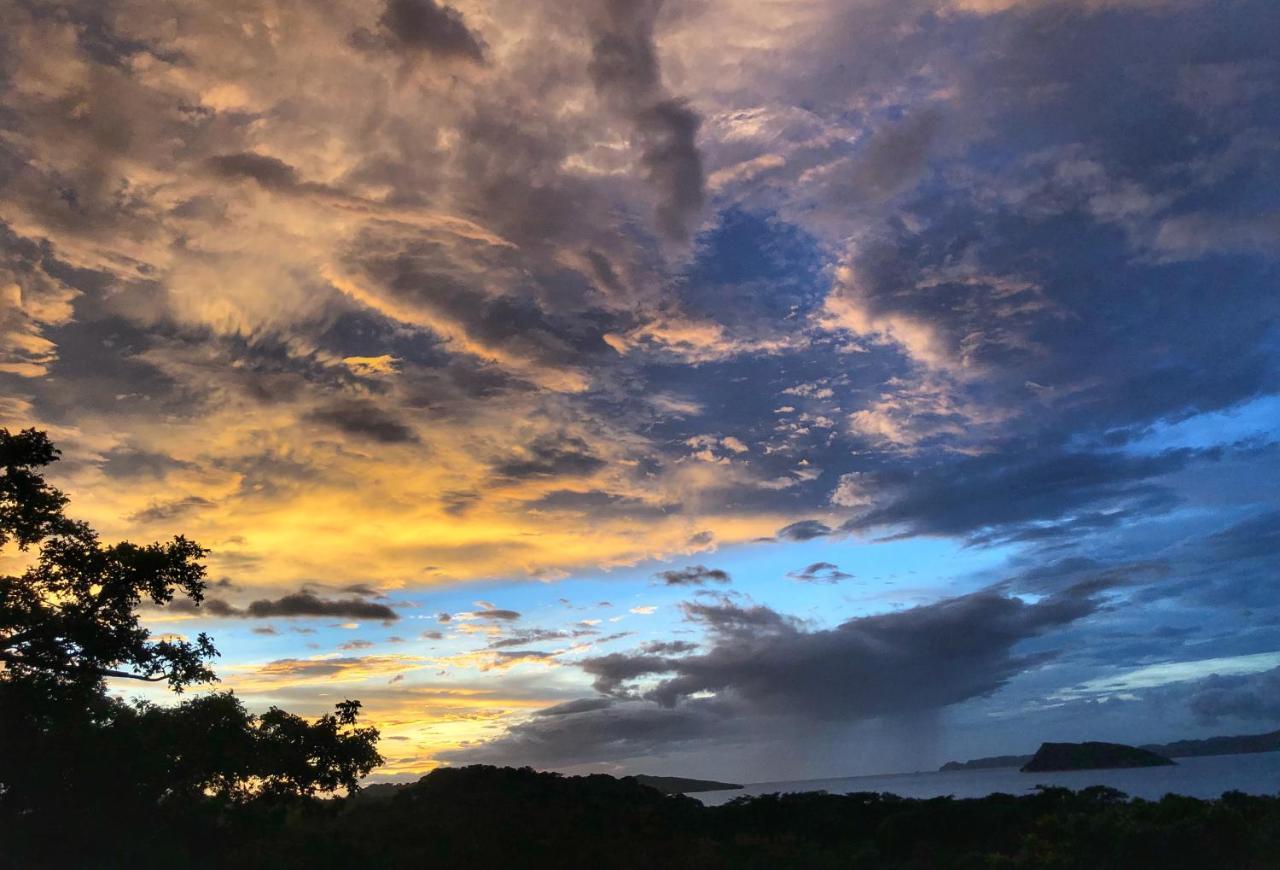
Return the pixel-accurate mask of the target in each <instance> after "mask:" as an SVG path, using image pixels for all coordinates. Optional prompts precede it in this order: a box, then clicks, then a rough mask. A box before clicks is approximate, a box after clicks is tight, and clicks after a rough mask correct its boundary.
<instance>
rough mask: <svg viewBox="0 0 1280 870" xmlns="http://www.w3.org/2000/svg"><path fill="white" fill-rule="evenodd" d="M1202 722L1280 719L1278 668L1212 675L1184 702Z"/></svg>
mask: <svg viewBox="0 0 1280 870" xmlns="http://www.w3.org/2000/svg"><path fill="white" fill-rule="evenodd" d="M1187 703H1188V706H1189V707H1190V709H1191V712H1192V714H1193V715H1194V716H1195V717H1196V720H1197V721H1199V722H1200V724H1202V725H1206V726H1211V725H1217V724H1218V723H1219V722H1220V721H1221V720H1223V719H1228V720H1235V721H1240V722H1280V668H1274V669H1272V670H1269V671H1264V672H1263V673H1260V674H1244V675H1233V676H1218V675H1216V674H1215V675H1213V676H1211V677H1209V678H1208V679H1207V680H1204V681H1203V682H1202V683H1201V684H1200V687H1199V688H1198V689H1197V691H1196V692H1195V694H1194V695H1192V696H1191V698H1190V700H1189V701H1188V702H1187Z"/></svg>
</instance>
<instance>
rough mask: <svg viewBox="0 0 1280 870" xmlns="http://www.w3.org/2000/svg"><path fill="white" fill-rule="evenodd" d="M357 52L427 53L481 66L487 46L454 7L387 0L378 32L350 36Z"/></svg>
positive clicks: (422, 1)
mask: <svg viewBox="0 0 1280 870" xmlns="http://www.w3.org/2000/svg"><path fill="white" fill-rule="evenodd" d="M351 42H352V44H353V45H355V46H356V47H357V48H362V49H372V48H379V47H385V48H392V49H398V50H400V51H405V52H410V53H412V52H426V53H428V54H432V55H435V56H436V57H442V58H459V59H462V60H468V61H472V62H474V63H482V62H483V61H484V44H483V43H482V42H481V40H480V38H479V37H478V36H476V35H475V34H474V33H473V32H472V31H471V29H470V28H469V27H467V23H466V21H465V20H464V19H463V17H462V14H461V13H460V12H458V10H456V9H454V8H453V7H451V6H446V5H444V4H441V3H436V2H435V0H387V3H386V7H385V8H384V9H383V12H382V16H381V17H380V18H379V19H378V31H377V32H376V33H375V32H371V31H369V30H368V29H366V28H360V29H359V30H357V31H356V32H354V33H353V34H352V35H351Z"/></svg>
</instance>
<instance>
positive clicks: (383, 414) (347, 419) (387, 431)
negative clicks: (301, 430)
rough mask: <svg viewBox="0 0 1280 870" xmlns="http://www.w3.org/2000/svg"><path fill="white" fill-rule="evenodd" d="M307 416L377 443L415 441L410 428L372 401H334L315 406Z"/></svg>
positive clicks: (413, 433) (410, 442) (415, 436)
mask: <svg viewBox="0 0 1280 870" xmlns="http://www.w3.org/2000/svg"><path fill="white" fill-rule="evenodd" d="M309 417H310V419H312V420H315V421H317V422H320V423H325V424H327V425H329V426H332V427H334V428H335V429H337V430H339V431H340V432H344V433H346V434H348V435H354V436H356V437H358V438H366V439H368V440H370V441H376V442H378V443H380V444H412V443H416V442H417V441H418V436H417V434H416V433H415V432H414V431H413V429H412V428H410V427H409V426H407V425H405V424H404V423H403V422H401V421H400V420H398V419H396V418H395V417H394V416H392V415H391V414H389V413H388V412H387V411H386V410H384V409H383V408H381V407H379V406H377V405H375V404H373V403H371V402H361V401H355V400H352V401H341V402H335V403H334V404H331V405H328V406H327V407H323V408H317V409H315V410H314V411H312V412H311V413H310V415H309Z"/></svg>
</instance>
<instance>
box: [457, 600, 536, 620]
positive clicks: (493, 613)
mask: <svg viewBox="0 0 1280 870" xmlns="http://www.w3.org/2000/svg"><path fill="white" fill-rule="evenodd" d="M476 606H477V607H479V608H480V609H479V610H467V611H463V612H462V613H455V614H453V617H452V618H453V619H454V620H460V621H463V622H472V621H476V620H479V621H481V622H514V621H515V620H517V619H519V618H520V613H519V612H518V611H515V610H504V609H503V608H501V607H498V606H497V605H495V604H492V603H491V602H488V601H477V602H476ZM441 621H442V622H447V621H449V620H441Z"/></svg>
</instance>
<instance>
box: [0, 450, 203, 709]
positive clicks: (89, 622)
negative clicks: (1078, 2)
mask: <svg viewBox="0 0 1280 870" xmlns="http://www.w3.org/2000/svg"><path fill="white" fill-rule="evenodd" d="M56 459H57V450H56V449H55V448H54V447H53V445H51V444H50V443H49V441H48V438H47V437H45V435H44V434H43V433H40V432H37V431H35V430H34V429H27V430H24V431H22V432H19V433H18V434H16V435H13V434H10V432H9V430H7V429H0V463H3V473H2V474H0V544H4V543H6V542H9V541H13V542H15V543H17V545H18V546H19V547H20V548H22V549H26V548H27V547H29V546H31V545H32V544H39V545H40V554H39V558H38V559H37V561H36V564H35V565H33V566H32V567H30V568H28V569H27V570H26V571H25V572H24V573H22V574H21V575H19V576H17V577H0V663H3V664H4V666H5V671H4V672H3V673H4V677H5V678H6V679H17V678H21V677H23V676H30V675H34V674H40V675H43V677H45V678H48V679H54V680H60V681H66V682H85V681H88V682H97V681H99V680H101V679H102V678H103V677H119V678H128V679H137V680H147V681H157V680H167V681H168V683H169V685H170V686H171V687H172V688H173V689H174V690H175V691H181V690H182V689H183V688H184V687H186V686H189V685H192V684H197V683H207V682H210V681H212V680H213V679H215V678H214V675H213V671H212V670H210V669H209V667H208V666H207V665H206V664H205V662H206V660H208V659H209V658H211V657H212V656H215V655H217V650H216V649H214V647H213V643H212V642H211V641H210V640H209V638H208V636H207V635H204V634H201V635H199V636H198V637H197V638H196V640H195V641H194V642H188V641H184V640H175V639H163V640H159V641H152V640H151V637H150V632H148V631H147V629H145V628H143V627H142V626H141V625H140V623H139V620H138V614H137V608H138V605H139V604H140V603H142V601H143V600H144V599H146V600H149V601H150V602H151V603H152V604H156V605H160V604H167V603H169V602H170V601H172V600H173V598H174V595H175V593H178V592H181V593H183V594H185V595H186V596H187V597H188V598H190V599H191V600H192V601H195V602H196V603H199V602H200V601H201V600H202V598H203V594H204V566H203V565H201V564H200V559H201V558H202V557H203V556H204V555H205V551H204V550H203V549H201V547H200V546H198V545H197V544H195V543H193V542H192V541H188V540H187V539H186V538H183V537H181V536H179V537H176V538H174V539H173V540H172V541H171V542H169V543H167V544H148V545H146V546H139V545H137V544H131V543H129V542H127V541H125V542H122V543H119V544H114V545H111V546H103V544H102V543H101V542H100V541H99V540H98V536H97V534H95V533H94V531H93V530H92V529H91V528H89V527H88V526H87V525H86V524H84V523H78V522H74V521H72V520H69V519H67V518H66V517H65V516H64V515H63V513H62V508H63V505H65V504H66V501H67V499H66V496H64V495H63V494H62V493H61V492H59V491H58V490H57V489H54V488H53V487H51V486H49V485H48V484H47V483H46V482H45V481H44V478H43V477H42V476H41V474H40V472H39V469H40V468H42V467H43V466H45V465H48V464H49V463H51V462H53V461H54V460H56Z"/></svg>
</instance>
